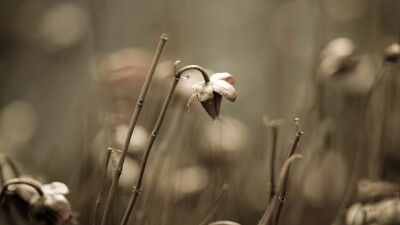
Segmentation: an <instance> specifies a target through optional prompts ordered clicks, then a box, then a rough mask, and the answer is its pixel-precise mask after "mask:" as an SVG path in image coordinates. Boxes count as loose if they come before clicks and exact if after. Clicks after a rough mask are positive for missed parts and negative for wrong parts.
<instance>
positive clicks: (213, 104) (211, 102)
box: [201, 93, 222, 120]
mask: <svg viewBox="0 0 400 225" xmlns="http://www.w3.org/2000/svg"><path fill="white" fill-rule="evenodd" d="M221 100H222V97H221V95H219V94H218V93H215V94H214V96H213V97H212V98H211V99H208V100H206V101H203V102H201V105H202V106H203V108H204V109H205V110H206V112H207V113H208V115H210V116H211V118H212V119H213V120H215V118H218V115H219V109H220V107H221Z"/></svg>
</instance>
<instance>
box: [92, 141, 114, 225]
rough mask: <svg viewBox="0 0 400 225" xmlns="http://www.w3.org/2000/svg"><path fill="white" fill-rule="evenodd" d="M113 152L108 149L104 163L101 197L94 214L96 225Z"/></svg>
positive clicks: (95, 224)
mask: <svg viewBox="0 0 400 225" xmlns="http://www.w3.org/2000/svg"><path fill="white" fill-rule="evenodd" d="M112 152H113V149H112V148H108V149H107V155H106V159H105V161H104V167H103V174H102V177H101V183H100V192H99V195H98V196H97V201H96V209H95V213H94V222H93V224H94V225H97V220H98V218H99V212H100V205H101V200H102V198H103V192H104V186H105V181H106V178H107V170H108V164H109V162H110V156H111V153H112Z"/></svg>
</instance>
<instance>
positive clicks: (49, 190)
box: [42, 182, 69, 195]
mask: <svg viewBox="0 0 400 225" xmlns="http://www.w3.org/2000/svg"><path fill="white" fill-rule="evenodd" d="M42 190H43V192H44V193H45V194H48V195H53V194H63V195H66V194H68V193H69V189H68V187H67V185H65V184H63V183H61V182H53V183H50V184H45V185H43V186H42Z"/></svg>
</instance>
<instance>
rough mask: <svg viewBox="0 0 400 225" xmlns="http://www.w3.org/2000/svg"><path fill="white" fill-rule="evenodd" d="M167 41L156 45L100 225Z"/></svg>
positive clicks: (162, 39)
mask: <svg viewBox="0 0 400 225" xmlns="http://www.w3.org/2000/svg"><path fill="white" fill-rule="evenodd" d="M167 40H168V36H167V35H165V34H163V35H162V36H161V38H160V42H159V43H158V47H157V51H156V54H155V56H154V59H153V62H152V64H151V66H150V70H149V73H148V74H147V77H146V80H145V82H144V85H143V87H142V90H141V92H140V95H139V100H138V102H137V105H136V107H135V111H134V112H133V115H132V119H131V122H130V125H129V131H128V134H127V135H126V139H125V144H124V148H123V150H122V153H121V157H120V159H119V161H118V165H117V167H116V168H115V170H114V178H113V181H112V184H111V189H110V192H109V194H108V198H107V203H106V207H105V210H104V216H103V220H102V223H101V224H102V225H106V224H107V221H108V217H109V215H110V212H111V207H112V203H113V200H114V196H115V192H116V190H117V187H118V181H119V178H120V176H121V173H122V168H123V165H124V162H125V157H126V155H127V153H128V147H129V143H130V141H131V137H132V133H133V130H134V128H135V126H136V122H137V120H138V118H139V114H140V111H141V109H142V107H143V104H144V100H145V98H146V94H147V91H148V89H149V86H150V82H151V79H152V77H153V74H154V71H155V69H156V66H157V63H158V60H159V59H160V56H161V52H162V49H163V48H164V45H165V42H166V41H167Z"/></svg>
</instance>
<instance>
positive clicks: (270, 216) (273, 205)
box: [258, 154, 303, 225]
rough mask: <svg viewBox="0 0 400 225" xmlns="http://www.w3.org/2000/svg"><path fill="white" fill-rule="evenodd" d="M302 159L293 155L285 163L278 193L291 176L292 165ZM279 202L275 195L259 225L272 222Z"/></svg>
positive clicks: (280, 175)
mask: <svg viewBox="0 0 400 225" xmlns="http://www.w3.org/2000/svg"><path fill="white" fill-rule="evenodd" d="M302 157H303V156H302V155H299V154H293V155H292V156H290V157H289V158H288V159H287V160H286V161H285V163H284V164H283V166H282V170H281V172H280V174H279V179H278V182H277V186H276V191H277V192H279V191H281V189H282V188H283V186H284V182H285V179H286V177H287V176H289V169H290V165H291V163H292V162H293V161H294V160H296V159H301V158H302ZM278 200H279V198H278V195H277V194H275V195H274V196H273V197H272V200H271V201H270V203H269V204H268V206H267V209H266V210H265V212H264V215H263V216H262V218H261V220H260V222H258V225H266V224H269V223H270V222H271V220H272V219H273V217H274V212H275V208H276V207H278V204H279V202H278Z"/></svg>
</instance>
